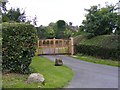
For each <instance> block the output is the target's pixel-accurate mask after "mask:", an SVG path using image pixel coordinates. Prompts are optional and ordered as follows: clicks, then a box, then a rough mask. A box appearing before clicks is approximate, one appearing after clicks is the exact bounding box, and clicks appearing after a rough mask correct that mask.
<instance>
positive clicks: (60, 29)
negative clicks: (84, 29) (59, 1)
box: [56, 20, 66, 38]
mask: <svg viewBox="0 0 120 90" xmlns="http://www.w3.org/2000/svg"><path fill="white" fill-rule="evenodd" d="M56 24H57V30H56V38H65V35H64V31H65V30H66V22H65V21H64V20H58V21H57V22H56Z"/></svg>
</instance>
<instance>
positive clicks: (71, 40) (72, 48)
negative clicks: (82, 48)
mask: <svg viewBox="0 0 120 90" xmlns="http://www.w3.org/2000/svg"><path fill="white" fill-rule="evenodd" d="M70 42H71V43H70V44H71V45H70V49H71V55H73V54H74V42H73V37H70Z"/></svg>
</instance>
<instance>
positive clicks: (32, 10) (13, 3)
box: [7, 0, 118, 26]
mask: <svg viewBox="0 0 120 90" xmlns="http://www.w3.org/2000/svg"><path fill="white" fill-rule="evenodd" d="M8 1H9V3H8V5H7V7H8V8H9V7H14V8H17V7H19V8H23V9H25V11H26V15H27V16H29V17H34V16H35V15H36V16H37V21H38V22H37V25H38V26H40V25H45V26H46V25H48V24H49V23H50V22H56V21H57V20H65V21H66V22H67V23H68V22H72V23H73V25H78V26H79V25H81V23H82V20H84V19H85V17H84V15H85V14H86V12H85V11H84V9H85V8H87V9H89V8H90V6H93V5H98V4H100V5H101V6H105V2H108V3H109V4H116V3H117V2H118V0H8Z"/></svg>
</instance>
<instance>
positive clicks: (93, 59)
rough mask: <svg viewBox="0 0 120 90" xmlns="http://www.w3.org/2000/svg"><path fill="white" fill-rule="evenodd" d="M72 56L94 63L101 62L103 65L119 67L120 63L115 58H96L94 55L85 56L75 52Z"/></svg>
mask: <svg viewBox="0 0 120 90" xmlns="http://www.w3.org/2000/svg"><path fill="white" fill-rule="evenodd" d="M72 57H73V58H76V59H79V60H83V61H87V62H92V63H96V64H103V65H110V66H117V67H120V64H119V63H118V61H116V60H111V59H100V58H96V57H93V56H87V55H82V54H77V55H74V56H72Z"/></svg>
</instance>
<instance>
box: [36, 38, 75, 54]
mask: <svg viewBox="0 0 120 90" xmlns="http://www.w3.org/2000/svg"><path fill="white" fill-rule="evenodd" d="M73 48H74V47H73V38H70V39H55V38H54V39H39V40H38V49H37V53H38V55H47V54H54V55H56V54H71V55H73V54H74V49H73Z"/></svg>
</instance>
